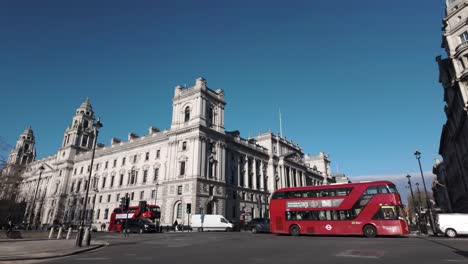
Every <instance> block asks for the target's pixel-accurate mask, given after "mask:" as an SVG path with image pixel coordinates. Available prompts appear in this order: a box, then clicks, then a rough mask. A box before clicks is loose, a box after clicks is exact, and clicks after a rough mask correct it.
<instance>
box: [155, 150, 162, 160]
mask: <svg viewBox="0 0 468 264" xmlns="http://www.w3.org/2000/svg"><path fill="white" fill-rule="evenodd" d="M160 154H161V150H159V149H158V150H156V158H157V159H159V156H160Z"/></svg>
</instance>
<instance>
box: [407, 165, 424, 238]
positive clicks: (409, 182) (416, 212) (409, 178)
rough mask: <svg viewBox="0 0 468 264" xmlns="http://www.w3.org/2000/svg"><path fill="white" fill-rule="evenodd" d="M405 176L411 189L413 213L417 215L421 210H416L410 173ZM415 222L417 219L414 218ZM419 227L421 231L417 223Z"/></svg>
mask: <svg viewBox="0 0 468 264" xmlns="http://www.w3.org/2000/svg"><path fill="white" fill-rule="evenodd" d="M406 178H408V185H409V188H410V191H411V202H412V203H413V209H414V212H415V214H417V215H418V217H419V215H420V214H421V212H418V210H417V208H416V201H415V200H414V194H413V186H412V185H411V175H409V174H408V175H406ZM410 222H411V218H410ZM416 222H418V223H419V221H418V220H416ZM417 226H418V227H419V231H421V227H420V226H419V225H417Z"/></svg>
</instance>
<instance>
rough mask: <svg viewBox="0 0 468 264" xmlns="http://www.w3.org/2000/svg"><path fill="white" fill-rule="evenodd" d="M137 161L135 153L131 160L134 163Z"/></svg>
mask: <svg viewBox="0 0 468 264" xmlns="http://www.w3.org/2000/svg"><path fill="white" fill-rule="evenodd" d="M136 161H137V155H134V156H133V162H134V163H135V162H136Z"/></svg>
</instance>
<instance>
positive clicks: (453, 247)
mask: <svg viewBox="0 0 468 264" xmlns="http://www.w3.org/2000/svg"><path fill="white" fill-rule="evenodd" d="M95 238H96V239H100V240H105V241H108V242H109V245H108V246H106V247H104V248H101V249H98V250H96V251H93V252H88V253H83V254H79V255H74V256H70V257H65V258H61V259H55V260H49V261H46V262H47V263H72V264H73V263H103V264H105V263H125V264H128V263H177V264H179V263H187V264H188V263H203V264H211V263H213V264H239V263H252V264H253V263H255V264H258V263H275V264H276V263H288V264H293V263H314V264H315V263H355V264H365V263H372V264H375V263H411V262H414V263H415V264H420V263H424V264H428V263H438V264H440V263H468V238H454V239H448V238H444V237H434V238H427V237H424V238H422V237H378V238H363V237H323V236H301V237H291V236H280V235H272V234H251V233H248V232H242V233H240V232H232V233H225V232H204V233H198V232H193V233H163V234H143V235H139V234H132V235H130V237H128V238H123V236H122V235H121V234H105V235H98V236H97V237H95Z"/></svg>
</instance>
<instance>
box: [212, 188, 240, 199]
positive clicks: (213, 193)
mask: <svg viewBox="0 0 468 264" xmlns="http://www.w3.org/2000/svg"><path fill="white" fill-rule="evenodd" d="M208 194H209V195H210V196H213V194H214V186H210V189H209V191H208ZM244 194H245V193H244ZM244 198H245V197H244Z"/></svg>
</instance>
